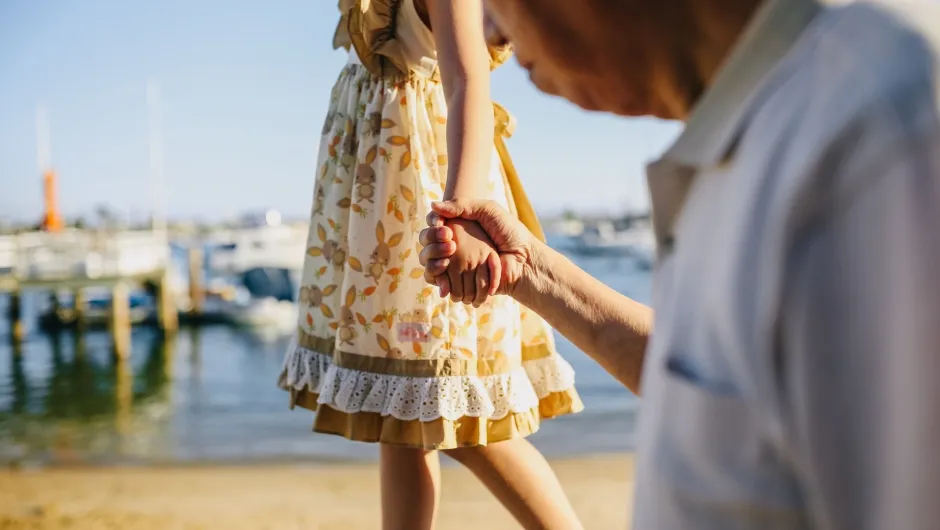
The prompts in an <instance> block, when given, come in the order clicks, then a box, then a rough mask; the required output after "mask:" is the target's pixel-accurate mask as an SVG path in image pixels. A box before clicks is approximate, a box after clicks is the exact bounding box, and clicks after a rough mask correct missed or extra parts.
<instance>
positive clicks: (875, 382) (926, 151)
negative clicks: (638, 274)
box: [633, 0, 940, 530]
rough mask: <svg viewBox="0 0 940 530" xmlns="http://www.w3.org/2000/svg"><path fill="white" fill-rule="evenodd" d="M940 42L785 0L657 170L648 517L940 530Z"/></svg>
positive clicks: (938, 20)
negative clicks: (657, 248) (939, 70)
mask: <svg viewBox="0 0 940 530" xmlns="http://www.w3.org/2000/svg"><path fill="white" fill-rule="evenodd" d="M938 42H940V9H938V7H937V6H936V5H935V4H934V3H931V2H920V3H917V2H899V1H892V2H890V3H886V4H873V3H868V2H855V3H852V4H849V5H844V6H831V5H830V6H827V5H823V4H822V3H820V2H818V1H814V0H767V1H766V2H765V3H764V5H762V7H761V8H760V10H759V11H758V13H757V14H756V15H755V19H754V21H753V22H752V23H751V25H750V26H749V29H748V30H747V32H746V33H745V35H744V36H742V38H741V40H740V42H739V44H738V45H737V46H736V47H735V50H734V52H733V53H732V55H731V57H730V58H729V60H728V62H727V63H726V65H725V66H724V67H723V68H722V70H721V72H720V73H719V75H718V77H717V78H716V80H715V82H714V83H713V85H712V86H711V88H710V89H709V91H708V92H707V93H706V94H705V95H704V96H703V98H702V100H701V101H700V103H699V105H698V106H697V108H696V109H695V110H694V112H693V114H692V117H691V118H690V120H689V122H688V124H687V127H686V130H685V132H684V133H683V134H682V135H681V136H680V138H679V139H678V140H677V142H676V144H675V145H674V146H673V147H672V148H671V149H670V150H669V152H667V153H666V155H665V156H664V157H663V158H662V159H661V160H659V161H657V162H654V163H653V164H651V165H650V167H649V169H648V177H649V185H650V192H651V195H652V201H651V202H652V205H653V219H654V224H655V227H656V234H657V238H658V241H659V244H660V256H659V262H658V264H657V270H656V274H655V279H654V293H653V306H654V309H655V311H656V319H655V327H654V331H653V337H652V340H651V343H650V347H649V351H648V354H647V359H646V362H645V365H644V375H643V381H642V391H643V408H642V411H641V419H640V446H639V450H638V455H639V456H638V458H639V460H638V468H637V496H636V502H635V518H634V525H633V529H634V530H683V529H714V530H737V529H748V530H751V529H754V530H756V529H791V528H799V529H802V528H814V529H824V530H867V529H871V530H921V529H923V530H927V529H936V528H940V456H937V451H938V450H940V381H938V379H940V118H938V115H940V111H938V103H937V101H938V100H937V95H938V90H937V85H936V83H937V71H936V69H937V67H938V63H937V57H936V56H937V51H938V46H937V43H938Z"/></svg>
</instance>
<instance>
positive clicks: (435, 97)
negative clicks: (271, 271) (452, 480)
mask: <svg viewBox="0 0 940 530" xmlns="http://www.w3.org/2000/svg"><path fill="white" fill-rule="evenodd" d="M412 1H413V0H387V1H386V2H384V3H383V2H381V1H377V0H372V1H371V2H365V1H362V2H355V1H346V0H344V1H343V2H341V5H340V7H341V12H342V15H343V17H342V22H341V24H340V30H339V31H338V32H337V37H336V43H337V45H346V46H348V48H349V62H348V64H347V65H346V67H345V68H343V70H342V72H341V73H340V75H339V78H338V80H337V81H336V84H335V86H334V88H333V92H332V95H331V98H330V106H329V110H328V113H327V116H326V120H325V122H324V124H323V130H322V138H321V141H320V151H319V157H318V169H317V175H316V185H315V189H314V194H313V208H312V213H311V219H310V233H309V237H308V241H307V247H308V248H307V256H306V260H305V264H304V270H303V276H302V286H301V288H300V296H299V305H300V312H299V321H298V329H297V334H296V340H295V341H293V343H292V345H291V347H290V350H289V351H288V353H287V356H286V358H285V362H284V368H283V370H282V373H281V376H280V385H281V387H282V388H284V389H285V390H288V391H289V392H290V394H291V406H294V405H299V406H301V407H304V408H307V409H311V410H314V411H316V416H315V420H314V430H315V431H317V432H323V433H330V434H336V435H340V436H344V437H346V438H349V439H351V440H358V441H365V442H381V443H390V444H396V445H403V446H410V447H421V448H426V449H449V448H455V447H462V446H471V445H485V444H487V443H492V442H497V441H501V440H507V439H511V438H515V437H520V436H526V435H528V434H531V433H533V432H535V431H536V430H537V429H538V425H539V421H540V420H541V419H542V418H548V417H554V416H559V415H563V414H568V413H573V412H577V411H579V410H580V409H581V408H582V405H581V401H580V399H579V397H578V395H577V392H576V391H575V389H574V373H573V370H572V369H571V366H570V365H569V364H568V363H567V362H565V361H564V360H563V359H562V358H561V357H560V356H559V355H558V354H557V352H556V351H555V345H554V341H553V337H552V331H551V328H550V327H549V326H548V325H547V324H546V323H545V321H543V320H542V319H541V318H540V317H538V316H537V315H536V314H534V313H532V312H530V311H528V310H527V309H526V308H525V307H523V306H521V305H520V304H518V303H517V302H515V301H514V300H513V299H511V298H509V297H504V296H499V297H492V298H490V299H489V301H488V302H487V303H486V304H485V305H483V306H482V307H480V308H473V307H471V306H466V305H464V304H461V303H455V302H451V301H450V300H449V299H445V298H441V297H440V296H439V293H438V290H437V288H436V287H432V286H430V285H428V284H427V283H426V282H425V281H424V277H423V273H424V269H423V268H422V266H421V265H420V263H419V262H418V254H419V252H420V251H421V246H420V244H419V242H418V234H419V232H420V231H421V229H422V228H423V227H424V219H425V216H426V215H427V213H428V212H429V205H430V203H431V202H432V201H435V200H440V199H441V198H442V196H443V192H444V186H445V181H446V176H447V144H446V127H447V126H446V124H447V105H446V102H445V100H444V93H443V89H442V86H441V84H440V82H439V77H438V75H437V65H436V54H435V52H434V48H433V38H432V36H431V34H430V31H429V30H428V29H427V28H426V27H425V26H424V24H423V23H422V22H421V20H420V18H419V17H418V15H417V13H416V11H415V8H414V5H413V4H412ZM344 28H345V29H344ZM390 28H394V30H395V34H394V35H392V34H391V32H390ZM376 50H378V51H376ZM383 50H384V52H383ZM357 52H358V53H357ZM383 53H387V54H388V55H383ZM493 56H494V58H497V57H499V55H498V54H496V53H494V54H493ZM496 118H497V120H496V121H497V126H498V127H497V128H498V132H501V133H505V132H506V129H508V128H509V126H510V125H511V124H510V123H509V119H508V115H507V114H506V113H505V112H504V111H502V109H501V108H500V107H496ZM497 148H499V149H497ZM509 177H514V171H512V170H511V163H510V162H509V160H508V156H507V155H506V153H505V150H504V148H503V144H502V138H501V137H500V136H497V137H496V140H495V143H494V151H493V162H492V167H491V170H490V171H489V174H488V175H487V176H486V178H487V187H486V189H487V190H488V198H490V199H493V200H495V201H497V202H499V203H501V204H502V205H503V206H505V207H506V208H507V209H510V210H511V211H516V212H520V214H521V213H525V212H530V211H531V209H530V208H528V203H527V202H526V201H525V199H524V196H522V197H520V196H519V195H521V188H519V187H518V182H517V181H515V180H514V179H513V180H511V179H510V178H509ZM514 189H515V190H516V195H515V196H514V194H513V190H514ZM520 205H521V206H522V209H521V210H520V208H519V207H520Z"/></svg>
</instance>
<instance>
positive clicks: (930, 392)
mask: <svg viewBox="0 0 940 530" xmlns="http://www.w3.org/2000/svg"><path fill="white" fill-rule="evenodd" d="M933 121H936V118H933ZM925 129H929V132H924V131H923V130H921V131H919V132H917V133H916V134H915V133H911V134H908V135H907V136H908V138H904V139H902V140H901V141H898V142H897V143H898V145H897V147H896V148H892V149H887V150H885V151H887V154H886V155H885V154H884V152H885V151H882V154H880V155H879V159H878V160H877V166H878V167H877V168H874V164H873V169H872V170H871V171H873V172H874V171H877V174H875V175H867V177H870V178H868V179H867V180H866V181H862V182H861V183H860V185H859V186H858V187H857V189H856V190H855V191H856V192H857V193H854V195H853V196H852V197H851V198H849V199H848V200H846V201H844V202H843V204H842V207H841V208H840V209H838V210H837V211H835V212H833V214H832V215H831V216H829V217H828V219H826V220H825V221H824V222H823V223H822V224H821V225H820V226H819V227H818V228H816V229H814V230H813V231H812V233H810V234H809V235H807V236H806V237H805V238H804V239H803V240H801V241H799V245H798V246H797V248H796V249H794V251H793V260H792V262H791V265H792V266H791V267H790V269H789V270H790V273H791V274H790V276H789V278H788V279H787V282H786V285H787V289H786V294H785V302H784V306H783V308H782V311H783V312H782V320H781V328H780V329H781V334H780V337H779V338H780V346H781V347H780V350H779V351H780V359H779V361H780V363H781V365H780V373H781V375H782V385H781V389H782V393H783V396H782V398H783V404H784V408H785V414H786V416H787V422H788V425H789V427H790V429H789V431H790V434H791V437H792V444H793V446H792V457H793V460H794V462H795V465H796V468H797V469H798V475H799V477H800V478H799V480H800V482H801V484H802V485H803V490H804V492H803V493H804V495H805V500H806V502H807V504H808V508H809V510H810V512H811V514H812V519H813V526H814V527H815V528H819V529H826V530H829V529H831V530H868V529H870V530H884V529H902V528H903V529H905V530H919V529H925V530H926V529H928V528H937V525H938V524H940V523H938V521H940V456H938V451H940V381H938V379H940V361H938V359H940V141H938V140H940V135H938V134H937V132H936V129H937V127H936V126H933V125H931V126H927V127H925Z"/></svg>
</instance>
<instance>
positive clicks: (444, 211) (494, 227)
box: [420, 199, 535, 296]
mask: <svg viewBox="0 0 940 530" xmlns="http://www.w3.org/2000/svg"><path fill="white" fill-rule="evenodd" d="M431 208H432V211H431V213H429V214H428V218H427V222H428V228H425V229H424V230H422V231H421V234H420V242H421V244H422V245H423V246H424V248H423V249H422V251H421V254H420V260H421V264H422V265H424V266H425V279H426V280H427V281H428V283H432V284H435V285H437V286H438V287H440V288H441V296H447V294H448V293H449V292H450V286H449V281H448V278H447V276H446V274H445V273H446V271H447V267H448V265H449V264H450V258H451V256H453V254H454V252H455V251H456V248H457V246H456V243H455V242H454V240H453V239H454V233H453V231H452V230H451V229H450V228H448V227H447V220H449V219H466V220H470V221H476V222H477V223H479V225H480V226H481V227H483V230H484V231H485V232H486V234H487V236H489V238H490V240H492V242H493V245H494V246H495V248H496V251H497V253H498V254H499V261H500V267H499V269H500V275H499V278H495V279H493V280H492V281H491V283H492V285H491V289H490V294H506V295H510V296H511V295H512V294H513V291H514V290H515V288H516V286H517V285H518V284H519V281H520V280H521V279H522V278H523V276H524V275H525V273H526V269H527V267H528V265H529V263H530V258H531V256H532V247H533V243H534V242H535V236H533V235H532V233H531V232H529V230H528V229H527V228H526V227H525V225H523V224H522V223H521V222H520V221H519V220H518V219H516V218H515V217H514V216H513V215H512V214H510V213H509V212H507V211H506V210H505V209H503V208H502V207H501V206H499V205H498V204H496V203H495V202H493V201H482V200H469V199H458V200H456V201H446V202H437V203H434V204H432V205H431Z"/></svg>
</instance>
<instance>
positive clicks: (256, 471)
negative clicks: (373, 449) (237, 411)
mask: <svg viewBox="0 0 940 530" xmlns="http://www.w3.org/2000/svg"><path fill="white" fill-rule="evenodd" d="M552 465H553V467H554V468H555V470H556V472H557V473H558V475H559V477H560V478H561V481H562V483H563V484H564V487H565V489H566V490H567V492H568V494H569V496H570V497H571V499H572V502H573V503H574V505H575V508H576V509H577V511H578V513H579V514H580V516H581V518H582V520H583V522H584V525H585V527H586V528H589V529H594V528H596V529H605V530H606V529H617V528H621V529H623V528H627V520H628V517H629V512H630V508H631V507H630V505H629V501H630V499H631V498H632V493H633V459H632V457H630V456H625V455H623V456H599V457H585V458H577V459H567V460H557V461H553V462H552ZM443 483H444V486H443V492H444V493H443V499H442V506H441V513H440V518H439V523H438V528H440V529H441V530H471V529H477V528H480V527H483V528H499V529H502V528H507V529H509V528H517V525H516V524H515V522H514V521H513V519H512V518H511V517H510V516H509V515H508V514H507V513H506V511H505V510H504V509H503V508H502V507H501V506H500V505H499V504H498V503H497V502H496V501H495V500H494V499H493V498H492V497H491V496H490V495H489V493H488V492H487V491H486V489H485V488H483V487H482V486H481V485H480V483H479V482H478V481H477V480H476V479H475V478H474V477H473V476H472V475H471V474H470V473H469V472H468V471H466V470H465V469H463V468H460V467H456V466H448V467H447V468H445V469H444V477H443ZM378 527H379V490H378V469H377V467H376V466H375V464H349V465H346V464H343V465H319V466H314V465H305V466H299V465H298V466H289V465H255V466H234V467H228V466H221V467H219V466H211V467H209V466H197V467H183V468H172V467H171V468H131V469H128V468H105V469H99V468H94V469H51V470H42V471H2V472H0V529H4V530H6V529H30V530H33V529H96V530H97V529H134V530H157V529H159V530H171V529H187V530H190V529H210V528H211V529H214V528H220V529H221V528H225V529H229V530H236V529H244V530H249V529H251V530H260V529H268V528H270V529H274V528H276V529H279V530H286V529H301V528H302V529H319V530H333V529H336V530H340V529H343V530H353V529H376V528H378Z"/></svg>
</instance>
